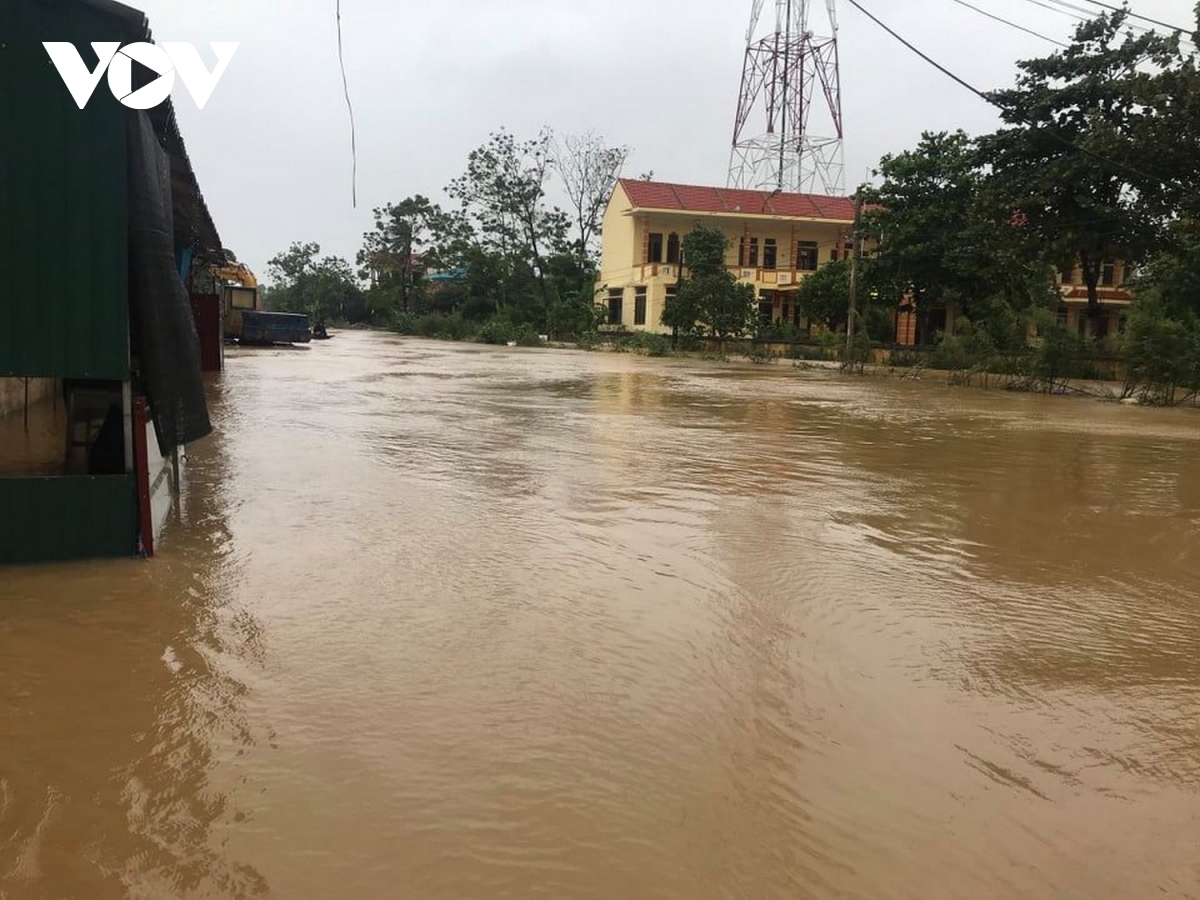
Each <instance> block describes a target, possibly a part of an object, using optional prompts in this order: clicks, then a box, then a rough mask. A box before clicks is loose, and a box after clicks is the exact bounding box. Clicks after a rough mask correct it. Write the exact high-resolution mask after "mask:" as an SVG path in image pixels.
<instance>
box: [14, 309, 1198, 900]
mask: <svg viewBox="0 0 1200 900" xmlns="http://www.w3.org/2000/svg"><path fill="white" fill-rule="evenodd" d="M228 362H229V365H228V371H227V372H226V373H225V375H224V376H222V378H221V379H220V380H219V381H214V382H213V383H212V384H211V385H210V395H209V396H210V408H211V412H212V417H213V421H214V425H215V427H216V429H217V431H216V434H215V435H214V436H213V437H211V438H209V439H207V440H206V441H204V442H202V443H200V444H197V445H194V446H193V447H191V448H190V450H189V455H188V459H187V461H186V465H185V470H186V481H187V483H186V485H185V491H184V495H183V502H182V509H181V512H180V515H179V517H178V520H177V521H174V522H172V523H171V524H170V525H169V526H168V530H167V533H166V535H165V537H164V540H163V544H162V547H161V549H160V554H159V556H158V557H157V558H156V559H155V560H153V561H152V562H149V563H142V562H136V561H117V562H105V563H88V564H81V565H70V566H58V567H44V568H32V569H17V570H6V571H3V572H2V573H0V898H2V900H18V898H26V897H29V898H81V900H82V898H86V900H92V898H108V897H124V896H130V897H137V898H143V897H145V898H160V897H173V896H180V897H267V896H270V897H286V898H290V897H314V898H324V897H401V898H410V897H411V898H422V900H424V898H430V900H440V898H445V900H450V898H455V900H462V898H481V900H482V898H498V897H512V898H533V897H546V898H624V897H629V898H689V900H690V898H747V900H762V898H788V900H791V898H810V897H811V898H880V897H888V898H914V900H915V898H921V900H928V898H943V897H947V898H949V897H956V898H957V897H962V898H981V897H989V898H991V897H995V898H1011V897H1022V898H1089V900H1092V898H1108V897H1111V898H1140V897H1171V898H1200V418H1197V416H1196V415H1195V414H1194V413H1188V412H1178V411H1152V410H1142V409H1131V408H1126V407H1120V406H1115V405H1102V404H1094V403H1090V402H1085V401H1072V400H1063V399H1052V398H1045V397H1033V396H1021V395H1010V394H1004V393H1000V392H983V391H975V390H954V389H949V388H945V387H942V386H938V385H933V384H914V383H911V382H903V381H899V380H895V379H892V380H884V379H847V378H842V377H840V376H838V375H836V374H834V373H829V372H825V371H815V372H810V371H797V370H795V369H792V368H791V367H790V366H788V365H786V364H781V365H778V366H771V367H766V366H764V367H749V366H747V367H742V366H734V365H722V364H716V363H702V362H693V361H679V360H648V359H643V358H639V357H633V356H628V355H617V354H586V353H575V352H566V351H554V350H516V349H514V350H506V349H490V348H484V347H476V346H470V345H454V344H441V343H434V342H423V341H414V340H402V339H399V338H396V337H393V336H389V335H380V334H370V333H351V332H344V333H341V334H339V335H338V336H337V337H336V339H335V340H333V341H330V342H329V343H327V344H319V345H313V346H312V347H311V348H309V349H304V350H289V351H284V350H277V351H265V352H258V353H253V352H248V351H238V352H237V353H235V354H232V355H231V358H230V359H229V361H228Z"/></svg>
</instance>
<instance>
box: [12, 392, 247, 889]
mask: <svg viewBox="0 0 1200 900" xmlns="http://www.w3.org/2000/svg"><path fill="white" fill-rule="evenodd" d="M216 387H217V386H214V391H215V390H216ZM223 470H224V461H223V455H222V441H221V438H219V437H218V438H215V439H213V440H212V441H210V442H209V443H207V444H205V445H201V446H198V447H197V448H196V449H195V450H194V452H193V453H192V456H191V460H190V471H189V474H190V476H191V477H190V479H189V485H188V508H189V510H190V511H195V515H194V516H192V517H190V518H191V520H190V521H189V522H188V523H187V524H188V531H187V533H186V536H182V535H181V537H180V539H178V540H177V541H176V545H175V547H174V548H173V550H174V553H172V554H168V555H167V556H165V557H164V558H163V559H161V560H159V561H156V562H155V563H153V564H144V563H134V562H106V563H90V564H79V565H71V566H57V567H53V568H51V567H43V568H30V569H12V570H8V571H6V572H5V573H4V575H3V581H2V582H0V601H2V603H3V608H2V609H0V646H2V647H3V652H2V653H0V897H13V898H17V897H25V896H36V897H41V896H56V897H57V896H79V897H89V898H92V897H125V896H138V897H164V896H191V895H193V894H197V893H199V894H213V893H214V892H215V893H216V894H219V895H224V896H243V897H251V896H261V895H263V894H264V893H265V888H266V883H265V881H264V880H263V878H262V876H261V875H259V874H258V873H257V872H256V871H255V869H254V868H253V866H251V865H249V864H246V863H243V862H239V861H238V860H236V859H234V858H232V857H230V856H229V855H228V854H227V853H225V852H224V851H223V850H222V849H221V847H220V843H219V841H218V840H217V839H216V829H219V828H220V827H221V826H222V825H225V824H229V823H231V822H233V821H235V820H240V819H244V817H245V813H244V811H243V810H241V809H240V808H239V805H238V803H237V802H236V801H234V800H233V799H232V798H231V797H230V796H229V794H228V793H226V792H224V791H222V790H220V789H218V788H216V787H215V786H214V785H213V784H212V782H211V780H210V773H211V771H212V770H213V769H214V768H215V767H216V766H217V764H218V762H219V758H218V756H219V752H218V749H217V748H218V747H232V746H237V745H240V746H242V747H244V748H247V749H249V748H253V747H255V746H256V745H257V744H258V743H259V742H260V741H261V740H262V736H261V734H260V733H259V732H260V731H261V728H260V727H259V726H257V725H255V724H254V723H252V722H251V721H250V720H249V719H248V718H247V716H246V715H245V712H244V710H243V703H242V698H243V696H244V695H245V692H246V686H245V684H244V683H243V682H241V681H240V680H239V678H238V676H237V670H236V667H235V665H234V663H235V662H237V661H239V660H240V661H241V662H242V664H246V663H252V662H253V655H252V653H250V652H248V651H249V650H250V649H251V648H252V647H253V645H254V642H255V641H256V640H257V636H258V635H260V634H261V629H260V628H259V626H258V625H257V624H256V620H255V619H254V618H253V616H252V614H250V613H249V612H248V611H247V610H246V609H244V608H243V607H239V606H238V604H237V602H236V600H235V599H234V597H233V593H232V591H233V589H234V588H235V587H236V576H235V573H234V571H233V566H232V563H231V561H232V559H233V553H234V550H233V542H232V540H231V535H230V534H229V531H228V526H227V525H226V524H225V521H224V509H225V506H226V503H227V500H226V499H225V498H224V497H223V496H222V494H221V485H222V481H223Z"/></svg>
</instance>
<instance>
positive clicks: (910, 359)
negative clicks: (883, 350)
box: [888, 350, 924, 369]
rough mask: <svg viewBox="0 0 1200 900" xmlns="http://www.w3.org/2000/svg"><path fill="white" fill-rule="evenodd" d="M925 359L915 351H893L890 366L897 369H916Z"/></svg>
mask: <svg viewBox="0 0 1200 900" xmlns="http://www.w3.org/2000/svg"><path fill="white" fill-rule="evenodd" d="M923 359H924V357H923V356H922V355H921V354H920V353H918V352H917V351H915V350H893V351H891V352H890V353H889V354H888V365H889V366H893V367H894V368H897V369H915V368H916V367H917V366H919V365H921V364H922V362H923Z"/></svg>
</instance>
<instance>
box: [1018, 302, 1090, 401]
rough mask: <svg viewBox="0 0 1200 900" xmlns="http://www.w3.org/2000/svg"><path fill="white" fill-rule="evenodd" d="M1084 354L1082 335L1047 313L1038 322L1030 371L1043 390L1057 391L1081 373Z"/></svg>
mask: <svg viewBox="0 0 1200 900" xmlns="http://www.w3.org/2000/svg"><path fill="white" fill-rule="evenodd" d="M1082 355H1083V347H1082V344H1081V341H1080V339H1079V335H1077V334H1073V333H1072V332H1070V331H1068V330H1067V329H1066V328H1065V327H1064V326H1063V325H1060V324H1059V323H1058V322H1055V321H1054V320H1053V319H1052V318H1050V317H1049V316H1043V317H1042V318H1041V320H1040V321H1039V323H1038V340H1037V342H1036V343H1035V345H1034V350H1033V355H1032V356H1031V358H1030V365H1029V374H1030V375H1031V376H1032V377H1033V378H1034V379H1035V381H1036V383H1037V384H1039V385H1040V386H1041V387H1042V389H1043V390H1045V391H1047V392H1049V391H1053V390H1054V389H1056V388H1057V387H1058V386H1059V385H1060V384H1061V383H1062V382H1063V381H1065V380H1066V379H1068V378H1071V377H1072V376H1074V375H1076V374H1077V373H1078V372H1079V362H1080V357H1081V356H1082Z"/></svg>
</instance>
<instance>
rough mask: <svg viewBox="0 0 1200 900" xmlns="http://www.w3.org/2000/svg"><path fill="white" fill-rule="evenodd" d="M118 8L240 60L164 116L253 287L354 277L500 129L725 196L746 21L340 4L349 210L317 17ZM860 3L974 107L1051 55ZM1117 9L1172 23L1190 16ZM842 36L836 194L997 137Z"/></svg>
mask: <svg viewBox="0 0 1200 900" xmlns="http://www.w3.org/2000/svg"><path fill="white" fill-rule="evenodd" d="M125 2H127V3H129V4H130V5H133V6H136V7H139V8H141V9H144V10H145V11H146V12H147V14H148V15H149V16H150V21H151V27H152V29H153V31H154V35H155V39H156V40H158V41H160V42H161V41H164V40H174V41H191V42H193V43H195V44H196V45H197V47H199V48H201V51H202V53H203V55H204V56H205V59H206V61H208V62H209V64H210V65H211V64H212V62H213V59H214V57H213V55H212V52H211V50H210V49H209V48H208V46H207V42H208V41H240V42H241V48H240V49H239V51H238V53H237V56H236V57H235V58H234V60H233V62H232V63H231V65H230V67H229V70H228V71H227V73H226V74H225V76H224V78H223V79H222V80H221V82H220V84H219V85H218V86H217V89H216V91H215V93H214V94H213V97H212V99H211V100H210V101H209V103H208V105H207V107H206V108H205V109H204V110H203V111H201V110H198V109H197V108H196V106H195V103H194V102H193V101H192V99H191V97H190V96H188V95H187V92H186V89H185V88H184V87H183V86H182V85H180V84H177V85H176V89H175V95H174V96H175V103H176V108H177V111H178V116H179V120H180V123H181V127H182V129H183V133H184V138H185V140H186V142H187V145H188V150H189V153H190V155H191V157H192V161H193V165H194V166H195V168H196V171H197V174H198V176H199V179H200V184H201V187H202V188H203V190H204V193H205V197H206V199H207V201H208V204H209V207H210V209H211V210H212V213H213V216H214V218H215V220H216V224H217V228H218V230H219V231H220V233H221V236H222V239H223V240H224V242H225V244H226V246H228V247H229V248H231V249H233V250H234V251H235V252H237V253H238V254H239V256H240V257H241V258H242V259H243V260H244V261H245V262H247V263H248V264H249V265H250V266H251V268H253V269H254V270H255V272H257V273H258V275H259V277H260V278H265V276H266V274H267V271H266V269H267V265H266V263H267V260H268V259H269V258H270V257H271V256H272V255H274V254H275V253H276V252H278V251H280V250H283V249H285V248H286V247H287V246H288V245H289V244H290V243H291V242H292V241H298V240H310V241H317V242H318V243H320V245H321V247H322V250H323V251H324V252H326V253H333V254H337V255H339V256H344V257H345V258H347V259H349V260H350V261H351V262H353V259H354V255H355V252H356V251H357V249H358V247H359V245H360V243H361V238H362V233H363V232H364V231H366V230H368V229H369V228H370V227H371V224H372V215H371V210H372V208H373V207H375V206H381V205H383V204H385V203H387V202H389V201H398V200H401V199H403V198H404V197H406V196H409V195H411V194H416V193H421V194H425V195H427V196H430V197H432V198H434V199H435V200H444V196H443V194H442V189H443V187H444V186H445V185H446V184H447V183H448V182H449V181H450V180H451V179H452V178H454V177H455V176H456V175H458V174H459V173H460V172H461V171H462V169H463V168H464V167H465V161H466V156H467V154H468V153H469V152H470V151H471V150H472V149H473V148H474V147H477V146H478V145H480V144H481V143H483V142H484V141H485V140H486V138H487V136H488V134H489V133H490V132H491V131H494V130H496V129H498V128H500V127H502V126H503V127H507V128H508V129H509V130H510V131H512V132H514V133H515V134H517V135H518V136H526V135H528V136H532V135H533V134H535V133H536V132H537V130H538V129H539V128H540V127H542V126H543V125H546V126H550V127H552V128H554V129H555V130H558V131H561V132H581V131H586V130H595V131H597V132H598V133H600V134H601V135H603V136H604V137H605V138H606V139H607V140H608V141H610V142H611V143H614V144H625V145H628V146H629V147H631V148H632V150H633V153H632V155H631V157H630V160H629V163H628V166H627V169H626V174H628V175H633V176H636V175H638V174H640V173H642V172H645V171H649V170H653V171H654V173H655V176H656V178H660V179H663V180H670V181H677V182H687V183H698V184H724V183H725V176H726V172H727V169H728V163H729V143H730V138H731V131H732V125H733V114H734V108H735V104H736V99H737V91H738V83H739V79H740V75H741V65H742V56H743V51H744V49H745V32H746V26H747V23H748V20H749V14H750V7H751V2H750V0H428V2H424V3H418V2H414V0H342V24H343V32H344V38H345V50H346V67H347V74H348V77H349V81H350V91H351V96H352V99H353V101H354V107H355V114H356V118H357V122H358V166H359V168H358V209H357V210H355V209H354V208H352V206H351V195H350V183H351V159H350V130H349V124H348V121H347V114H346V109H345V105H344V100H343V97H342V84H341V76H340V73H339V70H338V65H337V42H336V30H335V17H334V9H335V0H205V2H189V3H183V2H180V0H125ZM861 2H862V3H863V5H864V6H865V7H866V8H868V9H870V10H871V11H872V12H873V13H875V14H876V15H877V16H879V17H880V18H881V19H883V20H884V21H885V22H887V23H888V24H889V25H891V26H892V27H894V28H895V29H896V30H897V31H899V32H900V33H901V34H903V35H905V36H906V37H908V38H909V39H910V40H911V41H913V42H914V43H916V44H917V45H918V46H919V47H920V48H921V49H923V50H925V51H926V52H927V53H929V54H930V55H932V56H933V57H934V58H936V59H937V60H938V61H940V62H941V63H942V64H944V65H946V66H948V67H949V68H951V69H952V70H953V71H955V72H956V73H958V74H959V75H961V76H962V77H964V78H966V79H967V80H969V81H971V82H972V83H974V84H975V85H977V86H978V87H980V88H983V89H988V88H992V87H997V86H1001V85H1004V84H1007V83H1010V82H1011V79H1012V76H1013V73H1014V63H1015V62H1016V61H1017V60H1018V59H1023V58H1028V57H1031V56H1040V55H1044V54H1045V53H1047V52H1050V51H1053V50H1054V49H1055V48H1054V47H1053V46H1052V45H1050V44H1048V43H1045V42H1043V41H1041V40H1039V39H1038V38H1035V37H1031V36H1028V35H1025V34H1022V33H1021V32H1019V31H1016V30H1014V29H1011V28H1008V27H1007V26H1005V25H1001V24H999V23H997V22H993V21H990V20H988V19H986V18H984V17H982V16H980V15H979V14H978V13H976V12H973V11H971V10H969V9H966V8H964V7H963V6H961V5H958V4H957V3H955V2H954V0H861ZM970 2H971V3H972V4H973V5H975V6H978V7H980V8H981V9H986V10H988V11H990V12H992V13H995V14H997V15H1002V16H1004V17H1006V18H1009V19H1012V20H1014V21H1019V22H1021V23H1022V24H1024V25H1026V26H1027V27H1030V28H1033V29H1036V30H1038V31H1041V32H1043V33H1044V34H1047V35H1050V36H1053V37H1056V38H1059V39H1064V38H1066V37H1067V36H1068V35H1069V34H1070V32H1071V30H1072V29H1073V27H1074V26H1073V24H1072V22H1071V20H1070V19H1069V18H1067V17H1066V16H1064V15H1061V14H1058V13H1055V12H1051V11H1049V10H1046V9H1042V8H1039V7H1038V6H1037V5H1035V4H1033V3H1031V2H1029V0H970ZM1072 2H1074V3H1075V5H1078V6H1089V5H1090V4H1089V3H1088V2H1086V0H1072ZM767 5H768V8H771V7H773V5H774V4H772V3H769V2H768V4H767ZM814 5H816V6H819V7H821V8H822V15H823V7H824V4H823V3H821V2H820V0H816V2H815V3H814ZM1132 6H1133V9H1134V10H1135V11H1137V12H1140V13H1142V14H1144V15H1147V16H1151V17H1154V18H1159V19H1163V20H1164V21H1167V22H1173V23H1178V24H1180V25H1187V24H1188V22H1189V21H1190V19H1189V14H1188V8H1189V7H1190V6H1191V0H1133V3H1132ZM839 16H840V21H841V31H840V53H841V62H842V85H843V88H842V90H843V106H844V110H845V118H846V163H847V178H846V180H847V184H848V185H849V186H851V187H852V186H853V185H854V184H855V183H857V182H859V181H861V180H863V179H864V178H865V176H866V174H867V171H868V169H869V168H870V167H872V166H873V165H874V164H875V163H876V162H877V161H878V160H879V157H880V156H881V155H883V154H885V153H889V152H897V151H901V150H904V149H906V148H908V147H910V146H912V145H913V143H914V142H915V141H916V140H917V138H918V137H919V135H920V133H921V132H922V131H923V130H941V129H954V128H959V127H961V128H964V129H966V130H967V131H969V132H981V131H984V130H988V129H991V128H993V127H995V125H996V123H997V120H996V119H995V117H994V116H993V115H992V111H991V109H990V107H988V106H987V105H986V104H984V103H983V102H982V101H981V100H979V99H978V98H976V97H974V96H972V95H971V94H970V93H968V92H967V91H965V90H964V89H962V88H961V87H959V86H958V85H956V84H954V83H953V82H951V81H949V80H948V79H947V78H946V77H945V76H943V75H941V74H939V73H938V72H937V71H936V70H934V69H932V68H930V67H929V66H928V65H927V64H926V63H924V62H923V61H921V60H920V59H919V58H917V57H916V56H914V55H913V54H911V53H910V52H909V51H907V50H905V49H904V48H903V47H902V46H900V45H899V44H897V43H896V42H895V41H894V40H893V39H892V38H890V37H889V36H888V35H886V34H885V33H883V32H882V31H880V29H879V28H878V27H877V26H875V25H874V24H873V23H871V22H870V21H869V20H867V19H866V18H865V17H864V16H863V15H862V14H861V13H859V12H858V11H857V10H856V9H854V8H853V7H851V6H850V5H849V4H848V3H845V2H839Z"/></svg>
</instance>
